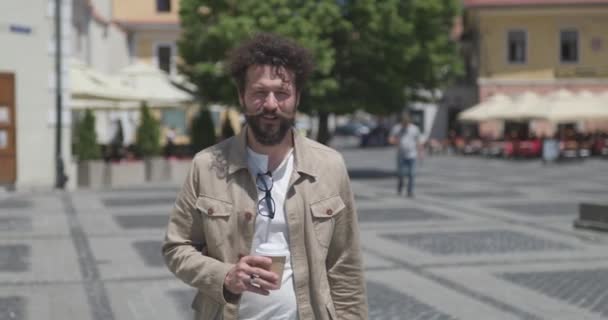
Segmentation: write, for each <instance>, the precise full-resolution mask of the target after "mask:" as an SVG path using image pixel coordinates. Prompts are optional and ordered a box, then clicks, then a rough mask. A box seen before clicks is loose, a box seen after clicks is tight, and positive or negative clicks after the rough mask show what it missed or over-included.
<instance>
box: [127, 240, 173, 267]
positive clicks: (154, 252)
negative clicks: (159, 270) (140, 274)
mask: <svg viewBox="0 0 608 320" xmlns="http://www.w3.org/2000/svg"><path fill="white" fill-rule="evenodd" d="M161 246H162V242H161V241H155V240H145V241H136V242H134V243H133V247H134V248H135V251H137V253H138V254H139V256H140V258H141V259H142V260H143V261H144V263H145V264H146V265H147V266H150V267H164V266H165V262H164V260H163V257H162V255H161V250H160V249H161Z"/></svg>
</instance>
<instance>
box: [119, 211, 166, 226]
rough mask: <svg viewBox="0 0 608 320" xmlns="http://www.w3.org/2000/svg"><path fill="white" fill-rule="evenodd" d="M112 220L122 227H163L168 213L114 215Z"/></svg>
mask: <svg viewBox="0 0 608 320" xmlns="http://www.w3.org/2000/svg"><path fill="white" fill-rule="evenodd" d="M114 220H115V221H116V223H118V225H119V226H120V227H121V228H123V229H150V228H165V227H167V223H168V222H169V214H168V213H167V214H151V215H145V216H143V215H115V216H114Z"/></svg>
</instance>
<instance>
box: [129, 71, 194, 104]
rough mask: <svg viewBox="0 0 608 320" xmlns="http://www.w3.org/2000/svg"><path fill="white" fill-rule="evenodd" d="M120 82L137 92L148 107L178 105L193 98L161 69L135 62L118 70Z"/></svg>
mask: <svg viewBox="0 0 608 320" xmlns="http://www.w3.org/2000/svg"><path fill="white" fill-rule="evenodd" d="M119 77H120V79H121V83H122V84H123V85H124V86H125V87H127V88H129V89H130V90H133V91H134V92H136V93H137V95H138V96H139V97H141V100H142V101H146V102H147V103H148V105H149V106H150V107H180V106H185V105H186V104H187V103H188V102H191V101H193V100H194V96H192V95H191V94H190V93H187V92H185V91H183V90H180V89H178V88H177V87H176V86H175V85H173V84H172V83H171V79H170V77H169V75H167V74H166V73H164V72H163V71H162V70H160V69H158V68H156V67H154V66H152V65H150V64H147V63H144V62H137V63H135V64H133V65H130V66H128V67H126V68H124V69H122V70H121V71H120V72H119Z"/></svg>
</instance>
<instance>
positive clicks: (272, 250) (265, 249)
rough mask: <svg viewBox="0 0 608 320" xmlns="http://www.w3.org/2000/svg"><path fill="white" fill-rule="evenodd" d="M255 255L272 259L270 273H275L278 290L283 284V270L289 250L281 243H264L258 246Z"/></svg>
mask: <svg viewBox="0 0 608 320" xmlns="http://www.w3.org/2000/svg"><path fill="white" fill-rule="evenodd" d="M255 253H256V254H257V255H259V256H265V257H269V258H271V259H272V265H271V267H270V271H272V272H274V273H276V274H277V275H278V276H279V288H280V287H281V283H282V282H283V270H284V269H285V261H286V260H287V255H289V250H288V249H287V246H286V245H285V244H283V243H274V242H266V243H262V244H260V245H259V246H258V247H257V248H256V249H255Z"/></svg>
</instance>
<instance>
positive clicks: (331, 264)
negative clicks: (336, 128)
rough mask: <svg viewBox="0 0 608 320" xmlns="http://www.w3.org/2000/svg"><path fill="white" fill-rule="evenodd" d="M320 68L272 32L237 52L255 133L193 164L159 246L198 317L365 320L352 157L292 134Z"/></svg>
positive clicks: (249, 129) (232, 68)
mask: <svg viewBox="0 0 608 320" xmlns="http://www.w3.org/2000/svg"><path fill="white" fill-rule="evenodd" d="M312 69H313V63H312V59H311V56H310V54H309V53H308V51H307V50H305V49H304V48H302V47H301V46H299V45H298V44H296V43H295V42H293V41H291V40H289V39H285V38H282V37H280V36H277V35H274V34H259V35H257V36H255V37H253V38H252V39H250V40H248V41H247V42H245V43H243V44H242V45H240V46H239V47H237V48H236V49H235V50H234V51H233V52H232V54H231V57H230V61H229V72H230V74H231V75H232V77H233V79H234V81H235V83H236V86H237V90H238V96H239V101H240V104H241V106H242V108H243V112H244V114H245V118H246V120H247V126H246V127H245V128H244V129H243V130H242V131H241V133H240V134H239V135H237V136H235V137H233V138H230V139H227V140H225V141H223V142H221V143H219V144H217V145H215V146H212V147H210V148H208V149H205V150H203V151H201V152H199V153H198V154H197V155H196V156H195V158H194V159H193V161H192V166H191V169H190V173H189V175H188V178H187V179H186V182H185V183H184V185H183V187H182V190H181V191H180V193H179V194H178V197H177V200H176V203H175V206H174V209H173V211H172V212H171V216H170V220H169V225H168V227H167V234H166V238H165V243H164V245H163V255H164V257H165V261H166V263H167V266H168V267H169V269H170V270H171V271H172V272H173V273H174V274H175V275H176V276H177V277H178V278H179V279H181V280H182V281H184V282H186V283H187V284H189V285H191V286H193V287H195V288H197V289H198V294H197V296H196V298H195V300H194V302H193V304H192V306H193V308H194V309H195V315H196V319H199V320H200V319H225V320H230V319H327V320H330V319H333V320H337V319H367V317H368V315H367V301H366V294H365V281H364V277H363V268H362V258H361V251H360V244H359V228H358V224H357V214H356V210H355V207H354V200H353V194H352V191H351V188H350V181H349V178H348V174H347V171H346V167H345V165H344V161H343V159H342V157H341V156H340V154H339V153H337V152H336V151H334V150H332V149H330V148H328V147H326V146H323V145H321V144H318V143H316V142H314V141H312V140H309V139H307V138H306V137H303V136H301V135H300V134H299V133H298V131H297V130H295V129H294V122H295V115H296V111H297V107H298V104H299V102H300V96H301V92H302V89H303V88H304V85H305V82H306V80H307V78H308V76H309V75H310V73H311V72H312Z"/></svg>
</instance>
